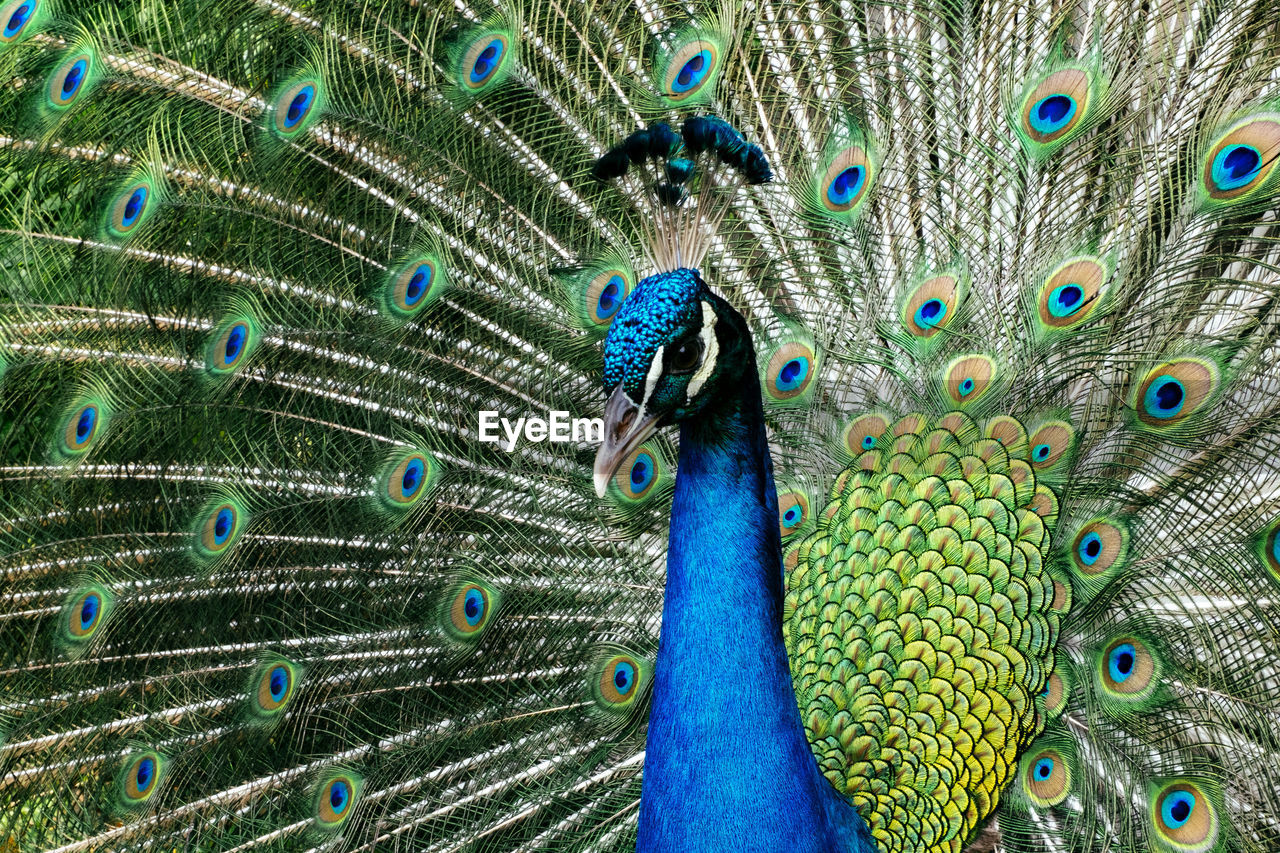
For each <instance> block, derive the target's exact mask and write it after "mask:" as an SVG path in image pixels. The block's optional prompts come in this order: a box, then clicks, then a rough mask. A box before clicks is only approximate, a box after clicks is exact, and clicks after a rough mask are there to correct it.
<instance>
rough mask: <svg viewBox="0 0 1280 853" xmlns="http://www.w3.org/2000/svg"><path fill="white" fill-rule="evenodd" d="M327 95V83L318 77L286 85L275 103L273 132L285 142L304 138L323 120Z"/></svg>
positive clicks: (298, 80) (305, 78)
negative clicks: (303, 134) (319, 120)
mask: <svg viewBox="0 0 1280 853" xmlns="http://www.w3.org/2000/svg"><path fill="white" fill-rule="evenodd" d="M324 95H325V92H324V84H323V83H322V81H321V80H320V79H319V78H318V77H310V76H304V77H299V78H295V79H294V80H293V81H292V82H290V83H286V84H285V86H284V87H283V88H282V89H280V93H279V94H278V95H276V97H275V101H274V102H273V104H272V110H271V129H272V130H273V131H274V132H275V134H276V135H277V136H279V137H281V138H282V139H294V138H297V137H298V136H300V135H302V132H303V131H305V130H306V129H307V128H308V127H310V126H311V125H312V123H314V122H315V120H316V119H317V118H319V117H320V113H321V112H322V105H323V101H324Z"/></svg>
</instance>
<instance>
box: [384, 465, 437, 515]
mask: <svg viewBox="0 0 1280 853" xmlns="http://www.w3.org/2000/svg"><path fill="white" fill-rule="evenodd" d="M437 473H438V472H437V467H436V464H435V460H434V459H433V458H432V457H430V456H428V455H427V454H426V453H423V452H421V451H409V452H407V453H403V452H402V453H401V454H399V455H397V456H395V457H393V458H392V459H391V461H389V462H388V463H387V464H386V465H385V466H384V467H383V474H382V478H381V485H380V486H379V490H378V495H379V497H380V498H381V500H382V504H383V506H384V507H385V508H386V509H388V510H391V511H393V512H404V511H405V510H408V509H410V508H411V507H413V506H414V505H415V504H417V503H418V502H419V501H420V500H421V499H422V497H423V495H425V494H427V492H429V491H431V488H432V487H433V486H434V485H435V482H436V478H437Z"/></svg>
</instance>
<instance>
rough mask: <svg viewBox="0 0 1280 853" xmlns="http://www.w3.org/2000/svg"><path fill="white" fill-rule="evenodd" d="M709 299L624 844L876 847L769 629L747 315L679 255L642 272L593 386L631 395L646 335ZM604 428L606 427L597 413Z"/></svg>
mask: <svg viewBox="0 0 1280 853" xmlns="http://www.w3.org/2000/svg"><path fill="white" fill-rule="evenodd" d="M703 303H707V304H709V305H710V306H711V307H712V309H713V310H714V311H715V312H716V317H717V322H716V335H717V342H718V344H719V357H718V359H717V367H716V370H715V372H714V373H713V374H712V377H711V378H710V379H709V380H708V381H707V384H706V386H704V388H703V390H702V391H701V392H700V393H698V394H697V395H696V396H695V399H694V400H692V401H690V400H687V399H685V395H684V391H685V389H686V388H687V384H688V383H687V377H679V376H672V377H668V376H666V375H665V374H664V376H663V377H662V379H660V380H659V382H658V383H657V385H656V386H655V390H654V392H653V395H652V396H651V397H650V401H651V409H652V410H653V412H654V414H657V415H660V416H661V417H662V422H663V423H672V422H676V423H679V425H680V459H679V466H678V473H677V477H676V489H675V498H674V501H673V503H672V508H671V537H670V544H669V548H668V554H667V586H666V598H665V601H664V605H663V611H662V635H661V641H660V645H659V649H658V657H657V662H656V664H655V667H654V682H653V708H652V712H651V714H650V717H649V733H648V742H647V745H646V752H645V773H644V781H643V783H642V788H641V800H640V827H639V837H638V841H637V850H638V851H641V853H656V851H664V853H665V851H694V853H713V851H715V853H720V852H721V851H736V850H753V851H778V853H781V852H782V851H788V852H789V853H790V851H800V853H829V851H850V852H851V853H874V851H876V847H875V844H874V842H873V841H872V840H871V835H870V832H869V831H868V829H867V826H866V823H865V822H864V821H863V820H862V818H861V817H860V816H859V815H858V814H857V812H855V811H854V810H853V808H852V807H851V806H850V805H849V804H848V802H847V801H846V800H845V799H844V798H843V797H841V796H840V795H839V794H838V793H837V792H836V790H835V788H833V787H832V786H831V784H830V783H829V782H828V781H827V780H826V778H825V777H824V776H822V775H821V773H819V771H818V765H817V762H816V761H815V760H814V757H813V753H812V752H811V751H810V748H809V743H808V741H807V740H806V738H805V734H804V729H803V727H802V725H801V721H800V713H799V710H798V709H797V707H796V699H795V693H794V692H793V690H792V686H791V674H790V670H789V669H788V664H787V655H786V649H785V648H784V646H783V643H782V599H783V572H782V543H781V538H780V534H779V531H778V501H777V493H776V490H775V488H774V482H773V465H772V462H771V460H770V456H769V445H768V440H767V437H766V434H765V425H764V410H763V406H762V403H761V388H760V381H759V374H758V372H757V369H756V362H755V356H754V353H753V351H752V348H751V339H750V334H749V332H748V330H747V327H746V323H745V322H744V321H743V320H742V317H741V316H740V315H738V313H737V312H736V311H734V310H733V308H732V307H730V306H729V305H728V303H726V302H724V301H723V300H721V299H720V298H719V297H717V296H715V295H714V294H712V293H711V291H710V290H709V289H708V288H707V286H706V285H705V284H704V283H702V280H701V279H700V278H699V277H698V276H697V274H696V273H695V272H694V271H692V270H677V271H675V272H671V273H664V274H660V275H657V276H652V277H650V278H647V279H645V280H644V281H642V282H640V284H639V285H637V287H636V289H635V291H634V292H633V293H632V294H631V296H630V297H629V298H628V299H627V301H626V302H625V303H624V304H623V307H622V309H621V310H620V311H619V314H618V317H617V319H615V320H614V323H613V326H612V328H611V329H610V332H609V336H608V338H607V339H606V341H605V376H604V379H605V383H604V384H605V387H606V389H607V390H608V391H612V390H613V389H614V388H615V387H616V386H617V385H618V383H622V386H623V388H624V390H625V391H626V393H627V395H628V396H629V397H630V398H631V399H632V400H633V401H634V402H636V403H639V402H640V401H641V400H642V398H643V397H644V391H645V383H646V378H647V376H648V373H649V368H650V365H651V364H652V362H653V357H654V354H655V353H656V351H657V348H658V347H659V346H666V347H668V348H670V347H671V346H672V345H673V344H675V343H677V342H679V341H681V340H685V339H687V338H688V336H689V335H691V334H692V335H696V334H697V333H698V331H699V330H700V329H701V326H702V319H701V318H702V304H703ZM606 429H607V427H606Z"/></svg>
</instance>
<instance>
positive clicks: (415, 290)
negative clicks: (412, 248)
mask: <svg viewBox="0 0 1280 853" xmlns="http://www.w3.org/2000/svg"><path fill="white" fill-rule="evenodd" d="M433 273H434V270H432V269H431V267H430V266H429V265H427V264H421V265H420V266H419V267H418V268H417V269H416V270H414V271H413V276H412V277H411V278H410V279H409V283H408V284H407V285H405V288H404V304H405V307H407V308H412V307H413V306H414V305H416V304H417V302H418V300H419V299H421V298H422V296H423V294H425V293H426V292H427V289H428V288H429V287H430V285H431V279H432V277H433Z"/></svg>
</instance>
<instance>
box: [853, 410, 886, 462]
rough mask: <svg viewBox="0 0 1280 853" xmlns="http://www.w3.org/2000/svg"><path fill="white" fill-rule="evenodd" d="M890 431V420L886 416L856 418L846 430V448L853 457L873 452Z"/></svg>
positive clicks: (874, 415) (872, 415)
mask: <svg viewBox="0 0 1280 853" xmlns="http://www.w3.org/2000/svg"><path fill="white" fill-rule="evenodd" d="M888 429H889V419H888V418H886V417H885V416H884V415H877V414H870V415H862V416H860V417H857V418H854V419H853V420H852V421H850V422H849V425H848V426H846V427H845V428H844V446H845V448H846V449H848V451H849V454H850V455H851V456H859V455H861V454H862V453H863V451H867V450H871V449H873V448H874V447H875V446H876V442H877V441H879V440H880V436H882V435H884V434H885V432H887V431H888Z"/></svg>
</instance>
